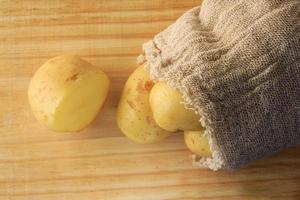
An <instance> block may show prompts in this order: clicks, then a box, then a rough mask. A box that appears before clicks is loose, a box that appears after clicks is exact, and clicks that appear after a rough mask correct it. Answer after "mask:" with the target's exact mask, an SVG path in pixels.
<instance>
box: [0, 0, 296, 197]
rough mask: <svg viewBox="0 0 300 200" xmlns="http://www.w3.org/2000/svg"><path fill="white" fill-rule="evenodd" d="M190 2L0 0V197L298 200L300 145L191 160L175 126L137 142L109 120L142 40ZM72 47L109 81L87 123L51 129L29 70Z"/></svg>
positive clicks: (194, 0)
mask: <svg viewBox="0 0 300 200" xmlns="http://www.w3.org/2000/svg"><path fill="white" fill-rule="evenodd" d="M199 3H200V1H199V0H185V1H175V0H172V1H171V0H170V1H162V0H154V1H146V0H130V1H125V0H90V1H84V0H76V1H74V0H51V1H48V0H40V1H34V0H24V1H18V0H0V40H1V42H0V199H1V200H2V199H3V200H50V199H51V200H52V199H60V200H69V199H72V200H77V199H78V200H82V199H84V200H89V199H91V200H94V199H102V200H103V199H104V200H105V199H109V200H120V199H122V200H126V199H128V200H141V199H145V200H151V199H153V200H160V199H164V200H167V199H168V200H171V199H172V200H179V199H183V200H189V199H190V200H195V199H300V157H299V155H300V147H294V148H291V149H289V150H287V151H285V152H281V153H279V154H277V155H274V156H271V157H269V158H266V159H263V160H261V161H257V162H255V163H253V164H251V165H249V166H247V167H245V168H243V169H241V170H239V171H236V172H223V171H218V172H212V171H210V170H207V169H199V168H196V167H193V166H192V165H191V153H190V152H189V151H188V150H187V149H186V147H185V145H184V142H183V136H182V134H180V133H176V134H174V135H172V136H171V137H170V138H168V139H166V141H164V142H162V143H159V144H154V145H138V144H134V143H132V142H131V141H129V140H128V139H127V138H125V137H124V136H123V135H122V133H121V132H120V131H119V129H118V128H117V126H116V122H115V113H116V106H117V103H118V100H119V96H120V93H121V90H122V87H123V85H124V83H125V81H126V78H127V77H128V75H129V74H130V72H132V71H133V69H134V68H135V67H136V57H137V56H138V54H139V53H140V52H141V45H142V43H143V42H145V41H147V40H149V39H150V38H151V37H153V35H155V34H156V33H158V32H159V31H161V30H163V29H164V28H166V27H167V26H168V25H170V24H171V23H172V22H174V21H175V20H176V18H177V17H179V16H180V15H181V14H182V13H184V12H185V11H187V10H189V9H190V8H192V7H194V6H198V5H199ZM60 54H78V55H80V56H82V57H83V58H85V59H86V60H88V61H89V62H91V63H92V64H94V65H95V66H97V67H99V68H101V69H103V70H104V71H105V72H106V73H107V74H108V75H109V77H110V78H111V82H112V85H111V90H110V94H109V97H108V100H107V102H106V103H105V106H104V109H103V110H102V112H101V114H100V115H99V116H98V117H97V118H96V120H95V121H94V122H93V123H92V124H91V126H89V127H88V128H87V129H86V130H84V131H82V132H80V133H75V134H67V133H53V132H50V131H48V130H47V129H45V128H44V127H42V126H40V125H39V124H37V122H36V120H35V119H34V118H33V116H32V113H31V111H30V108H29V105H28V102H27V87H28V83H29V81H30V78H31V76H32V75H33V73H34V71H35V70H36V69H37V68H38V67H39V66H40V65H41V64H42V63H43V62H45V61H46V60H47V59H49V58H51V57H53V56H55V55H60Z"/></svg>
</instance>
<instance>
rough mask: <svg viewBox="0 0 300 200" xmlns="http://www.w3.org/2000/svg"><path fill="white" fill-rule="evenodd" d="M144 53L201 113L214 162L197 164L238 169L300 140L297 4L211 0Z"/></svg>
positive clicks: (155, 71)
mask: <svg viewBox="0 0 300 200" xmlns="http://www.w3.org/2000/svg"><path fill="white" fill-rule="evenodd" d="M143 50H144V58H145V60H146V61H147V65H146V66H147V67H146V68H147V69H148V70H149V71H150V73H151V77H152V78H153V79H155V80H164V81H166V82H167V83H168V84H169V85H170V86H171V87H174V88H178V89H179V90H180V91H181V92H182V94H183V96H184V101H185V102H184V103H185V105H186V106H187V107H189V108H192V109H194V110H195V111H196V112H197V113H199V114H200V116H201V119H200V121H201V123H202V125H203V126H204V127H205V128H206V131H205V134H207V136H208V137H209V141H210V145H211V150H212V152H213V158H212V159H204V158H201V159H200V160H197V158H196V164H199V165H200V166H204V167H209V168H211V169H213V170H218V169H220V168H223V169H236V168H239V167H241V166H243V165H244V164H247V163H249V162H250V161H253V160H256V159H260V158H262V157H265V156H267V155H270V154H273V153H275V152H278V151H280V150H283V149H285V148H287V147H289V146H292V145H296V144H299V143H300V59H299V58H300V1H299V0H260V1H257V0H207V1H204V2H203V3H202V5H201V8H200V7H196V8H193V9H191V10H190V11H188V12H186V13H185V14H184V15H183V16H181V17H180V18H179V19H178V20H177V21H176V22H175V23H174V24H172V25H171V26H169V27H168V28H167V29H166V30H164V31H162V32H161V33H159V34H157V35H156V36H155V37H154V39H153V40H151V41H149V42H147V43H145V44H144V45H143Z"/></svg>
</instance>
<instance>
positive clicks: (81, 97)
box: [28, 56, 109, 132]
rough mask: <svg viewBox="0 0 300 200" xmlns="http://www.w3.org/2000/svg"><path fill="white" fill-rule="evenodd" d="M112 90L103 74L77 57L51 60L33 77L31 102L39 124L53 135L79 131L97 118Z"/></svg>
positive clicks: (29, 91)
mask: <svg viewBox="0 0 300 200" xmlns="http://www.w3.org/2000/svg"><path fill="white" fill-rule="evenodd" d="M108 89H109V79H108V77H107V76H106V74H104V72H102V71H101V70H99V69H97V68H95V67H94V66H92V65H91V64H90V63H88V62H86V61H84V60H82V59H80V58H79V57H78V56H58V57H55V58H52V59H50V60H48V61H47V62H46V63H45V64H43V65H42V66H41V67H40V68H39V69H38V70H37V71H36V73H35V74H34V76H33V78H32V80H31V82H30V85H29V88H28V98H29V103H30V105H31V108H32V111H33V114H34V115H35V117H36V118H37V120H38V121H39V122H40V123H41V124H44V125H46V126H47V127H48V128H50V129H51V130H54V131H67V132H73V131H79V130H81V129H83V128H84V127H86V126H87V125H88V124H89V123H91V121H92V120H93V119H94V118H95V117H96V115H97V114H98V112H99V110H100V108H101V106H102V104H103V103H104V101H105V99H106V96H107V93H108Z"/></svg>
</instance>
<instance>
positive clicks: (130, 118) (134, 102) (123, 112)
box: [117, 65, 170, 144]
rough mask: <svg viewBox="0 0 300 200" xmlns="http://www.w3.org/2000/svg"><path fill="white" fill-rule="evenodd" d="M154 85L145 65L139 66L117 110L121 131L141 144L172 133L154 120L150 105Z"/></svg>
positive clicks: (124, 90)
mask: <svg viewBox="0 0 300 200" xmlns="http://www.w3.org/2000/svg"><path fill="white" fill-rule="evenodd" d="M153 85H154V82H153V81H152V80H150V77H149V74H148V72H146V71H145V69H144V66H143V65H141V66H139V67H138V68H137V69H136V70H135V71H134V72H133V73H132V74H131V75H130V77H129V78H128V80H127V82H126V84H125V86H124V89H123V92H122V96H121V99H120V101H119V105H118V110H117V123H118V126H119V128H120V129H121V131H122V132H123V133H124V134H125V135H126V136H127V137H128V138H130V139H131V140H133V141H134V142H136V143H140V144H151V143H156V142H159V141H161V140H163V139H164V138H166V137H167V136H168V135H169V134H170V133H169V132H168V131H166V130H163V129H162V128H160V127H159V126H158V125H157V124H156V123H155V121H154V119H153V115H152V111H151V109H150V105H149V93H150V91H151V89H152V87H153Z"/></svg>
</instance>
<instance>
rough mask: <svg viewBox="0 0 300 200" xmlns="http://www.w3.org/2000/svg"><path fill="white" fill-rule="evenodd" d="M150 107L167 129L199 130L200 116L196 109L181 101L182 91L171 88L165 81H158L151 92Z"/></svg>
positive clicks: (156, 118) (155, 118) (158, 122)
mask: <svg viewBox="0 0 300 200" xmlns="http://www.w3.org/2000/svg"><path fill="white" fill-rule="evenodd" d="M149 101H150V107H151V110H152V112H153V117H154V120H155V122H156V123H157V124H158V125H159V126H160V127H161V128H163V129H165V130H167V131H171V132H173V131H177V130H197V129H199V128H201V126H200V125H199V124H200V123H199V118H200V117H199V116H198V115H196V114H195V112H194V111H192V110H189V109H186V108H185V107H184V105H183V104H182V103H181V102H182V101H183V99H182V95H181V93H180V92H179V91H178V90H176V89H172V88H170V87H169V86H168V85H167V84H166V83H165V82H158V83H156V84H155V85H154V87H153V88H152V90H151V92H150V97H149Z"/></svg>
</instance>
